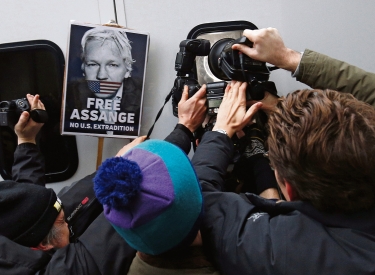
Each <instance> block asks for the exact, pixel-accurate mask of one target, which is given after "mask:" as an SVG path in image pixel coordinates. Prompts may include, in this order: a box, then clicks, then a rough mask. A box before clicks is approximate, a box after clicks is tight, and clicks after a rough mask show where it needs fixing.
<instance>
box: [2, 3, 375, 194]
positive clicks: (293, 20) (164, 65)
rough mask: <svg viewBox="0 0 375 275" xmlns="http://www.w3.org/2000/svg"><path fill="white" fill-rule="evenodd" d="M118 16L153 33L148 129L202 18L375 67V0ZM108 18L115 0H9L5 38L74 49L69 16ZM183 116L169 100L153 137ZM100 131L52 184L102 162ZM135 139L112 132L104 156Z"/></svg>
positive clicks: (161, 8) (290, 82)
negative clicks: (270, 32)
mask: <svg viewBox="0 0 375 275" xmlns="http://www.w3.org/2000/svg"><path fill="white" fill-rule="evenodd" d="M116 10H117V17H118V22H119V23H120V24H121V25H124V26H126V27H128V28H131V29H136V30H140V31H146V32H149V33H150V49H149V58H148V65H147V72H146V83H145V89H146V90H145V97H144V105H143V119H142V128H141V134H146V133H147V131H148V129H149V127H150V126H151V125H152V123H153V121H154V118H155V116H156V114H157V112H158V110H159V108H160V107H161V106H162V104H163V103H164V99H165V97H166V95H167V94H168V93H169V91H170V89H171V88H172V86H173V81H174V79H175V75H176V74H175V71H174V61H175V57H176V53H177V51H178V50H179V47H178V45H179V43H180V41H181V40H183V39H185V38H186V36H187V34H188V32H189V31H190V30H191V29H192V28H193V27H194V26H196V25H198V24H202V23H207V22H218V21H231V20H247V21H250V22H252V23H254V24H255V25H257V26H258V27H259V28H263V27H276V28H277V29H279V31H280V33H281V34H282V36H283V38H284V41H285V43H286V44H287V45H288V46H289V47H291V48H293V49H295V50H298V51H303V50H304V49H305V48H310V49H313V50H317V51H320V52H322V53H325V54H328V55H330V56H332V57H335V58H338V59H342V60H346V61H348V62H350V63H352V64H354V65H357V66H359V67H361V68H364V69H366V70H369V71H375V62H374V60H375V51H374V49H373V48H374V47H373V45H374V44H375V33H374V31H373V29H374V26H375V19H374V16H373V13H374V11H375V2H374V1H353V0H340V1H339V0H315V1H300V0H288V1H285V0H284V1H275V0H263V1H258V0H257V1H255V0H238V1H236V2H229V1H227V0H226V1H224V0H204V1H202V0H189V1H176V0H157V1H149V0H116ZM71 19H75V20H77V21H83V22H90V23H98V24H103V23H106V22H108V21H109V20H110V19H114V8H113V1H111V0H98V1H96V0H64V1H56V0H34V1H26V0H23V1H11V0H2V1H1V9H0V22H1V32H0V43H6V42H11V41H21V40H31V39H49V40H52V41H53V42H55V43H56V44H58V45H59V46H60V47H61V48H62V50H63V52H64V53H65V50H66V41H67V31H68V23H69V20H71ZM271 80H272V81H274V82H275V83H276V86H277V88H278V90H279V93H280V94H286V93H288V92H290V91H293V90H295V89H298V88H302V87H305V86H304V85H302V84H299V83H298V82H296V81H295V80H294V79H292V78H291V77H290V73H288V72H285V71H275V72H272V74H271ZM176 123H177V118H175V117H174V116H173V115H172V108H171V104H170V103H168V104H167V106H166V107H165V110H164V112H163V114H162V116H161V117H160V119H159V122H158V123H157V124H156V126H155V129H154V133H153V135H152V137H153V138H160V139H162V138H164V137H165V136H166V135H167V134H168V133H169V132H170V131H171V130H172V129H173V127H174V126H175V124H176ZM97 140H98V139H97V138H95V137H78V138H77V143H78V150H79V157H80V165H79V169H78V171H77V173H76V174H75V175H74V176H73V177H72V178H71V179H70V180H68V181H65V182H62V183H57V184H51V185H50V186H54V188H55V189H56V190H58V189H59V188H61V187H62V186H64V185H67V184H70V183H71V182H73V181H76V180H78V179H80V178H82V177H83V176H85V175H87V174H89V173H91V172H93V171H94V170H95V163H96V152H97V151H96V150H97V147H96V146H97ZM126 142H127V140H117V139H109V138H106V139H105V141H104V151H103V158H107V157H110V156H113V155H114V154H115V153H116V152H117V151H118V150H119V149H120V148H121V146H122V145H124V144H125V143H126Z"/></svg>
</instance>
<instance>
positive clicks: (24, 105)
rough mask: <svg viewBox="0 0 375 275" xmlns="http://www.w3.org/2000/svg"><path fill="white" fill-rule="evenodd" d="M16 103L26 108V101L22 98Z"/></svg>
mask: <svg viewBox="0 0 375 275" xmlns="http://www.w3.org/2000/svg"><path fill="white" fill-rule="evenodd" d="M16 104H17V106H18V108H25V107H26V103H25V101H24V100H22V99H17V101H16Z"/></svg>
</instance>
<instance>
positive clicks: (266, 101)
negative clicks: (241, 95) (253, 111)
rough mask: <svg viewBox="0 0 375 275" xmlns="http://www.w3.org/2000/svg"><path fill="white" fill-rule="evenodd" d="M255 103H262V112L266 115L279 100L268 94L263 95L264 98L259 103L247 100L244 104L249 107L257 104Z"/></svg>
mask: <svg viewBox="0 0 375 275" xmlns="http://www.w3.org/2000/svg"><path fill="white" fill-rule="evenodd" d="M257 102H262V103H263V105H262V108H261V109H262V110H263V111H264V112H265V113H266V114H267V115H268V114H269V113H270V112H272V110H273V109H274V108H275V107H276V105H277V102H279V98H278V97H277V96H275V95H273V94H271V93H269V92H265V93H264V98H263V99H262V100H260V101H256V100H249V101H247V102H246V105H247V106H248V107H250V106H251V105H253V104H255V103H257Z"/></svg>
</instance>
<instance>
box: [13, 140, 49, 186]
mask: <svg viewBox="0 0 375 275" xmlns="http://www.w3.org/2000/svg"><path fill="white" fill-rule="evenodd" d="M12 180H14V181H16V182H23V183H31V184H37V185H41V186H45V183H46V182H45V161H44V157H43V155H42V154H41V153H40V151H39V149H38V147H37V145H35V144H33V143H21V144H19V145H18V146H17V148H16V151H15V152H14V162H13V166H12Z"/></svg>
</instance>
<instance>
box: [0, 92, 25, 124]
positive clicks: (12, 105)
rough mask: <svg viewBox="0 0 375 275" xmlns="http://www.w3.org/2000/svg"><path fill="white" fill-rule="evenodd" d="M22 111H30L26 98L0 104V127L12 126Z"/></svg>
mask: <svg viewBox="0 0 375 275" xmlns="http://www.w3.org/2000/svg"><path fill="white" fill-rule="evenodd" d="M23 111H30V104H29V102H28V101H27V99H26V98H21V99H15V100H10V101H1V102H0V126H14V125H16V124H17V122H18V119H19V118H20V115H21V113H22V112H23Z"/></svg>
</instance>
